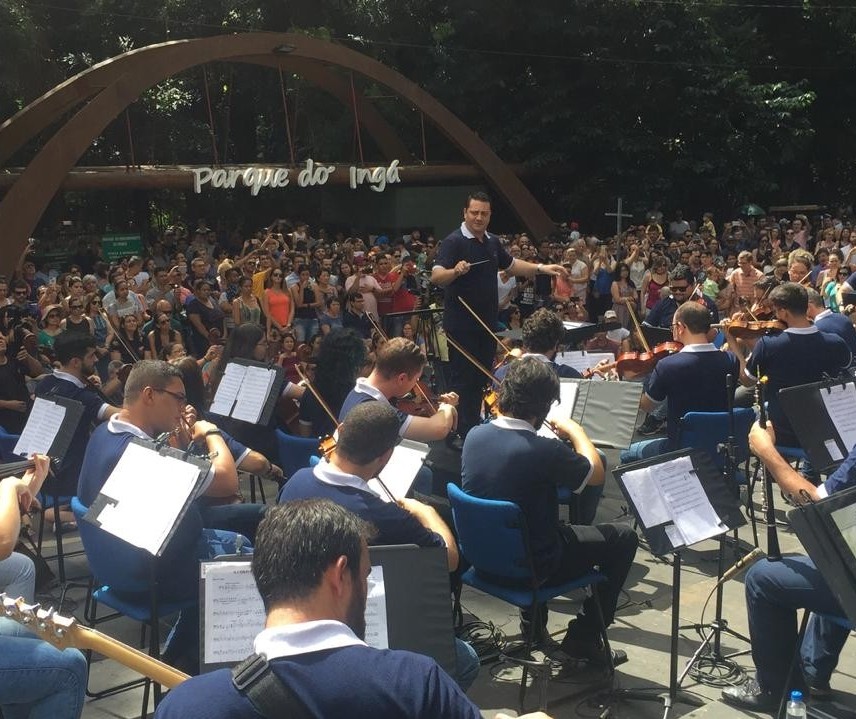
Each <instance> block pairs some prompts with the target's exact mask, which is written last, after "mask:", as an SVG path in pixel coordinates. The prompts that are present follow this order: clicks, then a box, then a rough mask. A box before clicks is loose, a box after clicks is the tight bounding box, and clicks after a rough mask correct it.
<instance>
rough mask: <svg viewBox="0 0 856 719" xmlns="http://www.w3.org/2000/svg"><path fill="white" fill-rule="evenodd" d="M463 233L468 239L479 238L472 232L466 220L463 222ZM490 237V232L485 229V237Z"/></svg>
mask: <svg viewBox="0 0 856 719" xmlns="http://www.w3.org/2000/svg"><path fill="white" fill-rule="evenodd" d="M461 234H462V235H463V236H464V237H466V238H467V239H468V240H477V239H478V238H477V237H476V236H475V235H474V234H473V233H472V232H470V231H469V228H467V223H466V222H462V223H461ZM488 237H490V233H489V232H488V231H487V230H485V233H484V238H483V239H485V240H486V239H487V238H488Z"/></svg>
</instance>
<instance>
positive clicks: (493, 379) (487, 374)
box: [446, 332, 499, 384]
mask: <svg viewBox="0 0 856 719" xmlns="http://www.w3.org/2000/svg"><path fill="white" fill-rule="evenodd" d="M446 341H447V342H448V343H449V344H450V345H452V347H454V348H455V349H456V350H458V352H460V353H461V354H462V355H463V356H464V357H466V358H467V359H468V360H469V361H470V364H472V365H473V367H475V368H476V369H477V370H479V371H480V372H481V373H482V374H483V375H484V376H485V377H487V378H488V379H489V380H490V381H491V383H492V384H499V382H498V381H497V379H496V377H494V376H493V375H492V374H491V373H490V372H488V371H487V370H486V369H485V368H484V367H483V366H482V364H481V362H479V361H478V360H477V359H476V358H475V357H473V356H472V355H471V354H470V353H469V352H467V351H466V350H465V349H464V348H463V347H461V345H459V344H458V343H457V342H455V340H453V339H452V337H451V336H450V335H449V333H448V332H446Z"/></svg>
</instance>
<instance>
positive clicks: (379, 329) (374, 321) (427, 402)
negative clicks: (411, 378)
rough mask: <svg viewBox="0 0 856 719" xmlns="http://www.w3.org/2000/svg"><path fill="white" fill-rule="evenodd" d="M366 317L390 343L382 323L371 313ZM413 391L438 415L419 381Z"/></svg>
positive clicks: (367, 313)
mask: <svg viewBox="0 0 856 719" xmlns="http://www.w3.org/2000/svg"><path fill="white" fill-rule="evenodd" d="M366 317H368V318H369V322H371V323H372V327H374V328H375V331H376V332H377V333H378V334H379V335H380V336H381V337H383V338H384V340H386V341H387V342H389V336H388V335H387V334H386V332H384V331H383V328H382V327H381V326H380V323H379V322H377V321H376V320H375V318H374V317H372V315H371V313H370V312H366ZM413 389H414V390H415V391H416V392H417V393H418V394H420V395H421V396H422V399H423V400H425V402H426V404H427V405H428V406H429V407H430V408H431V411H432V412H433V413H434V414H436V413H437V408H436V407H435V406H434V403H433V402H431V400H430V399H428V394H427V393H426V392H425V390H424V389H422V387H420V386H419V381H418V380H417V382H416V384H415V385H413Z"/></svg>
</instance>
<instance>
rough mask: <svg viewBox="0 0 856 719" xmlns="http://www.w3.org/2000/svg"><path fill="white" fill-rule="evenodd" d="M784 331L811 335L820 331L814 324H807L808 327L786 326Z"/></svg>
mask: <svg viewBox="0 0 856 719" xmlns="http://www.w3.org/2000/svg"><path fill="white" fill-rule="evenodd" d="M785 332H789V333H790V334H792V335H813V334H814V333H815V332H820V330H819V329H817V327H815V326H814V325H809V326H808V327H788V328H787V329H786V330H785Z"/></svg>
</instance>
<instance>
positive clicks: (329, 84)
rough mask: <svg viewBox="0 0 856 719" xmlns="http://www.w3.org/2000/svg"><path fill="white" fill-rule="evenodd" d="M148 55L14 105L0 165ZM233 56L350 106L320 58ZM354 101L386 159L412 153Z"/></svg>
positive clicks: (2, 133) (2, 131)
mask: <svg viewBox="0 0 856 719" xmlns="http://www.w3.org/2000/svg"><path fill="white" fill-rule="evenodd" d="M155 47H163V46H162V45H157V46H154V45H150V46H149V47H148V48H141V50H146V51H148V52H154V49H153V48H155ZM148 60H149V57H148V55H144V54H142V53H137V54H135V53H132V52H129V53H126V54H124V55H119V56H118V57H116V58H113V59H112V60H106V61H105V62H101V63H98V64H97V65H93V66H92V67H90V68H87V69H86V70H84V71H82V72H80V73H78V74H77V75H75V76H74V77H71V78H69V79H68V80H66V81H65V82H63V83H61V84H59V85H57V86H56V87H55V88H53V89H52V90H50V91H49V92H47V93H45V94H44V95H42V96H41V97H39V98H37V99H36V100H34V101H33V102H31V103H30V104H29V105H27V106H26V107H24V108H22V109H21V110H19V111H18V112H17V113H15V115H13V116H12V117H10V118H9V119H8V120H6V121H5V122H3V123H2V124H0V167H2V166H3V165H4V164H5V163H6V162H7V161H8V160H9V158H10V157H12V155H13V154H14V153H15V152H17V151H18V149H20V148H21V147H22V146H23V145H24V144H25V143H27V142H29V141H30V140H31V139H32V138H34V137H35V136H36V135H37V134H39V133H40V132H41V131H42V130H44V129H45V128H47V127H49V126H50V125H51V124H52V123H53V122H55V121H56V120H57V119H59V117H60V116H61V115H62V114H63V113H65V112H67V111H68V110H70V109H72V108H73V107H75V106H76V105H78V104H80V103H81V102H83V101H85V100H87V99H88V98H90V97H92V96H93V95H95V94H97V93H98V92H100V91H101V90H103V89H104V88H105V87H107V86H108V85H109V84H110V83H111V82H114V81H115V80H116V79H117V78H118V77H119V76H120V75H121V74H122V73H124V72H133V71H135V70H136V69H138V68H139V67H141V66H144V64H145V63H146V62H148ZM233 60H234V61H235V62H242V63H247V64H252V65H263V66H267V67H272V68H279V67H282V68H283V69H284V70H288V71H290V72H295V73H297V74H299V75H301V76H303V77H304V78H306V79H307V80H308V81H309V82H311V83H313V84H314V85H317V86H318V87H319V88H320V89H321V90H323V91H325V92H327V93H328V94H330V95H332V96H333V97H335V98H336V99H337V100H338V101H339V102H341V103H342V104H343V105H345V106H346V107H348V108H350V106H351V94H350V89H349V87H348V86H347V84H346V83H345V81H344V79H343V78H341V77H340V76H339V75H337V74H336V73H335V72H333V71H332V70H331V69H330V68H329V67H327V66H326V65H323V64H321V63H318V62H312V61H307V60H304V59H302V58H294V57H288V56H287V55H286V56H281V57H278V58H277V57H272V56H271V55H270V54H268V55H255V56H250V57H244V58H234V59H233ZM358 102H359V103H360V118H361V120H362V125H363V126H364V127H365V129H366V131H367V132H368V133H369V135H370V136H371V138H372V139H373V140H374V141H375V143H376V144H377V146H378V149H379V150H380V152H381V154H382V155H383V157H384V158H385V159H386V160H387V161H388V162H389V161H391V160H394V159H396V158H398V159H401V160H404V159H405V158H408V157H412V156H413V153H411V152H410V151H409V150H408V149H407V146H406V145H405V144H404V142H402V140H401V138H400V137H399V136H398V135H397V134H396V132H395V130H394V129H393V128H392V126H391V125H390V124H389V123H388V122H387V121H386V119H385V118H384V117H383V116H382V115H381V114H380V113H379V112H378V111H377V108H375V106H374V104H373V103H371V102H370V101H369V99H368V98H366V97H363V96H361V97H359V98H358Z"/></svg>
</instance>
